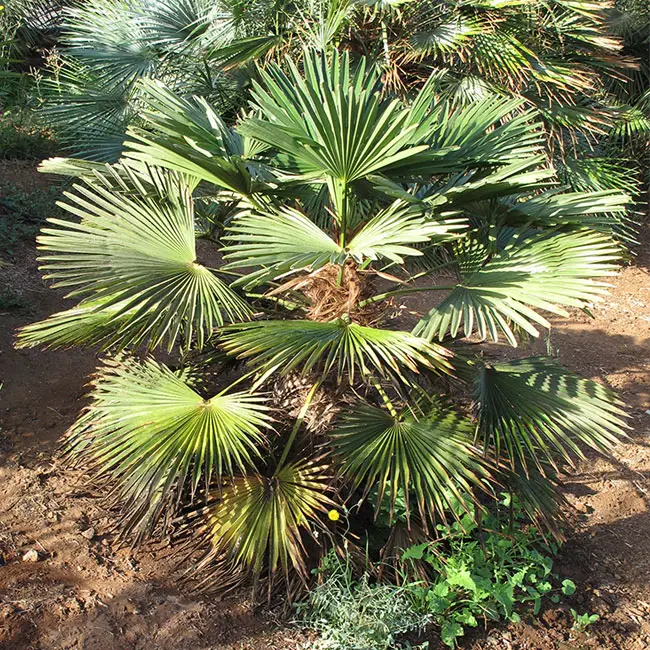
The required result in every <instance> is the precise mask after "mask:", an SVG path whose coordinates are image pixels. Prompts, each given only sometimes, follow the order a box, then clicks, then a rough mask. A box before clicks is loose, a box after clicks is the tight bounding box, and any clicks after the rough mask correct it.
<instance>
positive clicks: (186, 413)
mask: <svg viewBox="0 0 650 650" xmlns="http://www.w3.org/2000/svg"><path fill="white" fill-rule="evenodd" d="M91 397H92V400H93V401H92V404H91V406H90V407H89V408H88V410H87V411H86V413H85V414H84V415H83V416H82V417H81V418H79V420H78V421H77V422H76V423H75V425H74V426H73V427H72V428H71V430H70V431H69V433H68V437H67V439H66V441H65V449H66V453H67V454H68V455H69V456H71V457H72V458H75V459H82V460H83V461H84V462H85V463H86V464H87V465H89V466H90V467H91V468H93V469H94V473H95V476H96V477H98V478H104V479H106V478H109V479H110V482H111V483H112V484H113V485H114V492H113V496H114V499H115V501H116V502H117V503H119V504H120V506H121V508H122V511H123V512H124V513H125V515H124V528H125V532H126V533H129V532H135V533H136V534H137V536H142V535H144V534H145V533H147V532H150V531H151V530H152V529H153V527H154V526H155V524H156V523H157V522H158V521H159V520H160V518H161V517H162V516H163V515H164V516H165V517H166V518H169V516H170V515H171V514H173V512H174V510H175V506H176V505H177V504H178V501H179V500H180V497H181V494H183V492H184V491H186V490H189V492H190V493H191V494H192V495H193V494H194V492H195V491H196V490H197V488H198V487H199V483H200V482H203V483H204V485H205V486H206V487H208V486H209V485H210V483H211V482H212V480H215V479H219V478H220V477H221V476H223V475H231V474H232V473H233V472H234V471H235V470H239V471H246V470H248V469H249V468H250V467H251V466H252V464H253V460H254V459H255V458H256V457H258V456H259V447H260V445H261V444H262V443H263V442H264V435H263V433H262V430H263V429H264V428H265V427H268V426H269V422H270V420H269V417H268V415H267V414H266V412H265V410H266V409H265V406H264V404H263V402H262V400H261V399H260V398H258V397H255V396H252V395H250V394H247V393H231V394H224V393H220V394H218V395H216V396H214V397H213V398H211V399H204V398H203V397H201V396H200V395H199V394H198V393H196V392H195V391H194V390H193V389H192V388H191V387H189V386H188V385H186V384H185V383H184V382H183V381H182V380H181V379H180V378H179V377H178V376H176V375H175V374H174V373H172V372H171V371H170V370H169V369H168V368H166V367H165V366H163V365H162V364H159V363H157V362H155V361H153V360H149V361H145V362H144V363H140V362H138V361H135V360H125V361H118V362H110V363H106V365H105V366H104V367H103V368H101V369H100V371H99V373H98V375H97V377H96V378H95V379H94V381H93V390H92V392H91Z"/></svg>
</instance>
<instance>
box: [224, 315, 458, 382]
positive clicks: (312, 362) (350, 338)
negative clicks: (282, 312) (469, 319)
mask: <svg viewBox="0 0 650 650" xmlns="http://www.w3.org/2000/svg"><path fill="white" fill-rule="evenodd" d="M221 341H222V346H223V348H224V349H225V350H226V352H228V353H229V354H232V355H235V356H237V357H238V358H240V359H250V362H251V363H252V364H253V366H257V367H258V368H260V369H261V370H262V371H263V372H264V376H268V375H270V374H272V373H274V372H281V373H283V374H286V373H288V372H291V371H293V370H295V369H300V370H301V371H302V372H304V373H308V372H311V371H320V372H322V373H323V374H324V375H326V374H327V373H329V372H330V371H331V370H332V369H333V368H335V367H336V368H337V369H338V375H339V378H341V377H342V376H343V375H344V374H347V375H348V376H349V377H350V381H354V378H355V373H356V372H360V373H361V375H362V376H363V377H365V378H368V377H370V376H372V374H373V373H376V374H378V375H380V376H382V377H393V376H395V377H397V378H399V379H401V380H403V381H404V380H405V379H406V378H405V376H404V374H403V370H405V369H407V370H410V371H411V372H415V373H417V372H418V371H419V368H420V367H421V368H428V369H430V370H435V369H437V370H448V369H449V363H448V361H447V357H448V356H449V352H447V351H446V350H445V349H444V348H442V347H440V346H437V345H433V344H431V343H429V342H427V341H426V340H424V339H422V338H418V337H416V336H413V335H412V334H408V333H407V332H401V331H391V330H382V329H377V328H374V327H365V326H363V325H358V324H357V323H353V322H350V320H349V318H339V319H337V320H335V321H332V322H330V323H320V322H316V321H301V320H294V321H262V322H253V323H246V324H243V323H242V324H241V325H231V326H228V327H226V328H224V329H223V330H222V336H221Z"/></svg>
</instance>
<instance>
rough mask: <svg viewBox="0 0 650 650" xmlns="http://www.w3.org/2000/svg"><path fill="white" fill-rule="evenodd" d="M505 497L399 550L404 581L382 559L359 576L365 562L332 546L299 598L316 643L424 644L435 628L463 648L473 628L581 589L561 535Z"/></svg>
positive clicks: (354, 649) (349, 649) (513, 617)
mask: <svg viewBox="0 0 650 650" xmlns="http://www.w3.org/2000/svg"><path fill="white" fill-rule="evenodd" d="M504 496H505V498H504V500H503V501H502V502H501V504H500V507H499V508H498V509H497V510H496V512H495V513H492V514H486V515H485V516H484V517H482V518H481V519H480V520H479V521H476V520H474V519H472V518H471V517H469V516H467V515H466V514H462V513H463V512H464V511H462V510H459V511H458V512H459V515H460V518H459V519H458V520H456V521H454V522H453V523H449V524H446V525H445V524H438V525H437V527H436V528H437V530H436V534H435V541H427V542H422V543H420V544H417V545H413V546H410V547H409V548H407V549H405V550H404V549H400V550H398V557H397V558H396V559H397V560H398V567H399V568H398V574H400V575H401V579H400V580H399V585H396V584H392V583H388V584H386V583H382V582H380V581H377V578H376V576H377V574H378V567H377V566H373V567H372V570H371V571H368V569H366V571H365V572H363V570H362V577H361V578H355V575H358V563H355V561H354V560H353V559H352V557H351V556H350V555H349V554H344V555H343V558H340V557H338V556H336V555H335V554H334V553H333V552H330V555H328V556H327V557H326V558H325V560H324V561H323V562H322V564H321V567H320V569H319V570H318V575H319V584H318V585H317V586H315V587H314V588H313V589H312V591H311V592H310V594H309V599H308V601H306V602H304V603H301V604H300V605H298V606H297V611H298V619H299V622H300V624H302V625H305V626H307V627H308V628H310V629H313V630H315V631H317V632H318V634H319V637H318V638H319V640H318V641H317V642H316V647H317V648H332V649H334V648H336V650H361V649H362V648H368V649H370V648H381V649H386V650H388V649H392V648H407V647H408V648H412V647H422V648H424V647H426V643H421V644H420V645H417V646H413V645H412V643H414V641H413V640H414V639H417V638H418V637H419V638H422V633H423V632H424V631H425V630H427V629H429V630H430V629H432V628H433V629H435V630H437V631H438V633H439V635H440V638H441V640H442V642H443V643H444V644H445V645H447V646H449V647H450V648H455V647H456V646H457V644H458V642H459V640H460V639H461V637H462V636H464V635H465V633H466V631H467V630H468V629H471V628H476V627H478V626H479V625H485V626H487V625H494V624H495V623H499V622H519V621H520V620H521V617H522V616H524V617H525V616H531V617H534V616H536V615H537V614H538V613H539V611H540V609H541V608H542V606H543V604H544V603H548V602H552V603H557V602H559V601H560V599H561V598H562V597H563V596H570V595H572V593H573V590H575V585H574V584H573V582H572V581H571V580H570V579H564V580H563V581H560V578H559V577H558V576H557V575H556V574H554V573H553V570H552V568H553V558H554V557H555V556H556V555H557V553H558V550H559V545H558V543H557V542H555V541H553V540H551V539H549V538H548V537H547V536H544V535H543V534H541V533H540V531H539V530H538V529H537V528H535V526H533V525H531V523H530V520H529V519H528V517H527V515H525V513H524V512H523V511H522V510H521V508H519V507H518V506H514V507H510V504H509V501H510V499H511V497H510V496H509V495H504ZM506 503H507V504H508V505H507V506H506ZM370 564H372V563H370ZM393 569H394V567H392V566H389V567H387V568H386V570H387V572H388V573H389V574H390V573H391V571H392V570H393ZM585 616H586V615H585ZM576 620H577V619H576ZM580 620H582V619H580ZM585 620H586V619H585ZM576 629H578V628H576ZM408 633H411V634H408Z"/></svg>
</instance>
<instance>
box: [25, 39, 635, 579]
mask: <svg viewBox="0 0 650 650" xmlns="http://www.w3.org/2000/svg"><path fill="white" fill-rule="evenodd" d="M302 66H303V67H304V72H302V71H301V69H300V67H299V66H298V65H297V64H296V62H294V61H292V60H288V61H287V63H286V66H285V69H283V68H281V67H280V66H278V65H275V64H272V65H270V66H268V67H267V68H266V69H260V70H259V75H260V82H259V83H257V82H256V83H255V84H254V87H253V90H252V100H251V106H250V109H251V112H250V113H249V114H248V116H245V117H243V118H242V120H241V121H240V122H239V123H238V124H237V125H236V127H235V128H229V127H228V126H227V125H226V124H225V122H224V121H223V120H222V119H221V118H220V116H219V115H218V114H217V112H216V111H215V110H214V109H213V108H212V107H211V106H210V104H209V103H208V102H207V101H206V100H205V99H201V98H197V99H187V98H181V97H178V96H177V95H175V94H174V93H173V92H171V91H170V90H169V89H168V88H166V87H165V86H164V85H163V84H162V83H159V82H153V81H148V82H144V83H142V84H141V87H140V92H141V93H142V97H143V102H145V104H146V110H145V112H144V120H145V121H146V125H145V126H146V128H145V129H132V130H131V131H130V133H129V140H128V144H127V151H126V153H125V157H124V158H123V159H122V160H121V161H120V162H118V163H117V164H114V165H99V164H96V163H88V162H84V161H75V160H60V159H54V160H52V161H49V162H46V164H45V165H44V169H46V170H48V171H59V172H62V173H72V174H75V175H77V176H78V177H79V182H78V184H77V185H76V186H75V188H74V190H73V191H72V192H70V193H68V194H67V195H66V196H67V199H66V201H65V202H64V204H63V207H64V208H65V209H66V210H67V211H68V212H69V213H70V214H71V215H72V216H73V217H75V218H74V219H72V220H67V221H66V220H56V219H51V220H50V224H49V226H48V227H46V228H44V230H43V232H42V234H41V236H40V238H39V247H40V251H41V257H40V263H41V268H42V270H43V272H44V276H45V277H46V278H48V279H50V280H52V281H53V286H56V287H67V288H69V289H70V293H69V296H70V297H74V298H76V299H78V300H79V304H78V305H77V306H76V307H74V308H72V309H69V310H66V311H63V312H61V313H58V314H54V315H53V316H51V317H49V318H48V319H46V320H45V321H42V322H38V323H34V324H32V325H29V326H27V327H25V328H23V329H22V330H21V332H20V334H19V345H21V346H34V345H44V346H48V347H67V346H70V345H84V344H86V345H98V346H100V347H101V348H102V349H103V350H105V351H107V352H108V353H109V356H108V358H107V359H106V361H104V363H103V365H102V366H101V367H100V368H98V370H97V372H96V375H95V377H94V379H93V381H92V390H91V392H90V405H89V406H88V407H87V408H86V410H85V411H84V412H83V413H82V415H81V416H80V418H79V419H78V421H77V422H76V424H74V425H73V427H72V428H71V429H70V431H69V433H68V434H67V437H66V439H65V447H64V449H65V453H66V455H67V457H68V458H69V459H70V460H71V461H73V462H79V463H82V464H83V465H84V466H85V467H86V468H87V469H88V471H89V472H90V473H91V475H92V476H93V477H94V478H95V479H97V480H99V481H105V483H106V485H108V486H110V487H111V492H110V494H111V495H112V500H113V503H114V504H115V505H116V506H117V507H119V509H120V511H121V522H122V525H123V527H124V531H125V533H126V534H130V535H133V536H134V537H135V539H136V540H137V539H141V538H142V537H144V536H145V535H149V534H151V533H153V532H155V531H158V530H160V529H162V530H168V529H172V528H174V525H175V524H174V522H175V521H177V519H178V517H179V516H180V515H182V516H183V517H184V516H185V515H186V514H187V513H188V512H190V511H194V512H198V513H200V515H201V517H200V519H199V520H198V521H199V523H198V524H197V523H196V522H197V519H196V518H192V519H191V520H189V523H188V525H191V526H192V527H193V530H194V532H195V533H196V534H197V535H199V536H200V537H201V538H202V539H207V540H209V542H210V545H211V551H210V553H209V554H208V556H207V557H206V562H208V561H209V562H212V561H217V562H218V564H219V566H221V567H222V569H224V570H225V571H226V573H227V574H228V575H231V576H237V577H242V576H248V575H250V574H251V573H252V574H253V575H255V576H259V575H260V574H262V573H266V574H267V575H269V576H271V577H274V576H279V577H282V576H283V577H286V578H287V579H288V582H289V583H291V582H292V581H293V580H294V579H295V578H296V577H299V578H301V579H302V580H303V581H304V580H306V579H307V575H308V574H307V567H308V565H309V558H313V557H314V555H315V554H317V550H318V548H319V547H320V548H321V549H322V548H323V547H324V546H328V545H331V544H334V545H338V544H341V543H342V539H343V537H344V536H345V535H346V532H345V531H344V530H343V529H342V528H337V527H336V525H334V524H332V522H331V521H330V522H328V519H327V516H326V513H328V512H330V515H331V517H330V518H331V519H337V518H338V516H339V514H340V513H347V514H348V515H349V526H350V528H351V530H352V533H354V534H357V535H363V534H365V533H364V530H365V531H367V530H372V529H373V525H372V516H367V515H368V513H369V512H370V511H374V512H375V513H377V512H378V511H382V512H386V511H387V512H388V513H389V514H388V517H389V520H390V522H391V525H392V526H393V529H396V527H400V528H403V529H405V530H406V531H407V532H406V536H407V538H408V536H409V535H413V536H416V535H417V534H421V533H422V531H425V532H426V531H429V532H430V534H433V533H434V532H435V523H436V522H438V521H440V519H441V518H444V517H448V516H450V514H449V513H450V512H453V511H457V509H456V510H454V509H455V508H456V505H455V504H457V503H470V504H472V505H468V506H466V509H467V510H468V511H469V512H468V513H467V515H468V516H470V517H475V516H477V514H478V513H479V512H480V511H481V510H482V509H484V508H486V507H489V504H490V501H491V499H493V498H494V495H495V494H496V493H498V492H501V491H503V490H507V491H510V492H514V493H516V495H517V496H518V498H519V499H520V501H521V503H522V504H523V506H524V508H525V509H526V511H527V512H528V513H529V515H530V516H531V518H533V519H535V520H537V521H538V522H539V523H540V524H541V525H545V526H546V527H547V528H548V529H549V530H551V531H553V532H555V533H556V534H559V529H558V525H559V523H558V522H560V521H561V517H560V516H559V511H558V505H559V503H561V497H560V495H559V492H558V491H557V489H556V477H557V471H558V470H559V469H560V468H562V467H563V466H565V465H566V464H567V463H570V462H572V460H573V459H575V458H576V457H580V456H581V454H582V450H583V449H584V448H586V447H587V448H594V449H598V450H601V451H607V450H608V449H610V448H611V445H612V444H614V443H615V442H616V440H617V439H618V437H619V436H620V435H621V433H622V432H623V430H624V429H625V427H626V424H625V414H624V411H623V410H622V406H621V404H620V402H619V401H618V400H617V398H616V397H615V396H614V395H613V394H612V392H611V391H609V390H608V389H607V388H605V387H603V386H601V385H599V384H597V383H595V382H593V381H589V380H586V379H582V378H580V377H577V376H576V375H574V374H572V373H570V372H568V371H567V370H565V369H564V368H562V367H561V366H560V365H559V364H558V362H557V361H556V360H555V359H552V358H549V357H533V358H523V359H516V358H511V356H510V355H507V356H506V357H503V356H501V357H499V356H497V357H492V356H489V355H487V354H486V355H483V353H482V352H481V353H477V349H478V348H476V347H475V346H476V345H478V344H479V343H480V342H481V341H484V340H486V339H491V340H492V341H495V342H500V341H505V342H507V343H509V344H510V345H511V346H512V347H513V348H516V347H517V345H518V344H519V342H520V341H522V340H527V339H528V338H530V337H533V338H534V337H538V336H539V335H540V332H541V331H543V330H546V329H549V328H550V327H551V325H550V322H549V321H548V320H547V317H546V316H545V315H544V314H545V313H546V314H549V313H550V314H554V315H558V316H566V315H567V311H566V309H567V308H569V307H576V308H586V307H587V306H588V305H589V304H591V303H592V302H595V301H598V300H600V299H602V296H603V295H604V294H605V293H606V286H607V285H606V284H604V283H603V282H601V281H600V280H599V279H598V278H601V277H603V276H610V275H613V274H614V273H615V272H616V268H617V261H618V259H619V255H620V251H619V247H618V245H617V244H616V243H615V242H614V241H613V239H612V237H611V232H610V231H611V222H612V215H617V214H620V213H621V212H622V211H624V210H625V205H626V202H627V200H628V199H627V197H626V196H625V195H623V194H621V193H619V192H617V191H612V190H603V191H599V192H571V191H566V190H565V189H564V188H562V187H560V186H558V185H557V183H556V182H555V181H554V178H553V172H552V171H551V170H549V169H547V168H545V167H544V166H543V162H544V159H545V157H544V148H543V147H544V134H543V131H542V128H541V126H540V125H539V123H537V122H535V121H534V119H533V116H532V115H531V113H530V111H525V110H522V108H521V101H519V100H513V99H504V98H495V97H493V96H490V97H488V98H486V99H484V100H482V101H479V102H475V103H472V104H469V105H467V106H462V107H458V106H453V105H451V104H450V103H444V102H439V101H437V100H435V81H436V79H435V77H434V78H433V79H432V80H431V81H430V82H429V83H427V84H425V86H424V87H423V88H422V90H421V91H420V92H419V93H418V94H417V96H416V97H414V98H413V100H412V101H410V102H406V101H401V100H398V99H391V98H390V97H389V96H387V95H386V94H385V93H383V92H382V88H381V83H380V72H379V71H378V70H377V68H375V67H373V66H369V65H367V64H366V61H365V59H361V60H360V62H359V63H358V65H356V66H353V65H352V64H351V63H350V58H349V56H348V54H347V53H344V54H339V53H338V52H337V51H334V52H333V53H332V54H331V55H330V56H328V55H325V54H323V53H322V52H314V51H309V52H305V53H304V55H303V58H302ZM206 206H212V209H211V210H208V209H207V208H206ZM206 215H207V216H206ZM206 218H207V219H209V220H210V221H211V228H210V229H209V230H206V229H205V228H204V226H203V224H204V222H205V219H206ZM197 221H199V222H200V224H201V231H200V232H201V233H203V235H204V236H202V237H201V238H200V239H198V240H197ZM413 298H417V304H416V305H415V306H413V305H412V306H411V307H410V309H411V310H412V311H419V312H421V313H420V314H419V315H418V317H417V318H416V319H415V321H414V322H409V319H410V318H411V316H410V315H409V314H408V313H406V312H404V310H400V308H399V305H400V303H401V301H408V300H409V299H413ZM400 312H401V313H400ZM162 347H165V348H166V349H167V351H168V353H169V355H170V357H171V359H172V362H171V365H165V364H164V363H162V362H161V361H159V360H156V359H155V358H154V357H153V356H146V357H144V358H143V357H142V352H143V350H144V349H148V350H150V351H151V352H153V351H154V350H156V349H159V348H162ZM481 349H482V348H481ZM468 499H469V501H468ZM398 500H399V501H400V502H403V503H404V508H403V510H404V512H403V514H402V511H401V510H400V512H397V511H396V510H395V508H394V504H395V503H396V501H398ZM181 518H182V517H181ZM417 531H420V533H418V532H417ZM375 534H380V533H377V532H376V531H375ZM353 538H354V535H352V536H350V537H349V541H350V543H352V541H353ZM384 541H386V540H384ZM388 546H390V545H388ZM388 546H387V548H388Z"/></svg>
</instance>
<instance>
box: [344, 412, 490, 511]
mask: <svg viewBox="0 0 650 650" xmlns="http://www.w3.org/2000/svg"><path fill="white" fill-rule="evenodd" d="M332 439H333V445H334V449H335V453H336V454H337V457H338V459H339V462H340V463H341V468H342V472H343V474H344V476H346V477H347V478H348V479H350V480H351V481H352V483H353V484H354V485H355V486H360V485H362V484H363V485H365V492H366V493H367V492H368V491H369V490H371V489H372V488H373V487H375V486H376V487H377V488H378V502H377V507H379V504H380V503H381V501H382V500H383V496H384V493H386V492H387V491H388V492H389V493H390V502H391V510H392V506H393V504H394V502H395V499H396V498H397V495H398V493H399V492H401V493H402V494H403V495H404V498H405V499H406V507H407V511H408V509H409V495H410V494H413V495H414V498H415V500H416V501H417V507H418V510H419V512H420V515H421V516H422V518H423V520H424V521H426V519H427V517H430V518H431V519H432V520H433V519H434V518H435V517H436V515H437V516H440V517H443V518H444V517H445V512H447V511H448V510H449V509H450V505H451V504H450V498H453V497H460V495H461V493H463V494H470V493H471V492H472V490H473V489H474V488H476V487H477V486H479V485H480V483H481V481H482V480H483V479H484V478H485V477H486V476H487V465H486V463H485V459H484V458H483V457H482V454H481V452H480V451H479V450H478V449H477V448H475V447H474V446H473V444H472V425H471V423H470V422H469V420H467V419H465V418H463V417H461V416H460V415H458V414H456V413H454V412H452V411H442V410H437V409H434V410H432V411H431V412H429V413H427V414H426V415H423V416H420V417H415V416H414V415H413V414H412V413H410V412H408V411H407V412H406V413H402V414H400V415H396V416H392V415H391V414H390V413H388V412H387V411H385V410H383V409H380V408H377V407H374V406H369V405H358V406H356V407H354V408H353V409H352V410H349V411H346V412H345V413H344V415H343V416H342V417H341V420H340V422H339V423H338V424H337V426H336V428H335V430H334V431H333V433H332ZM461 500H462V499H461Z"/></svg>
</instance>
